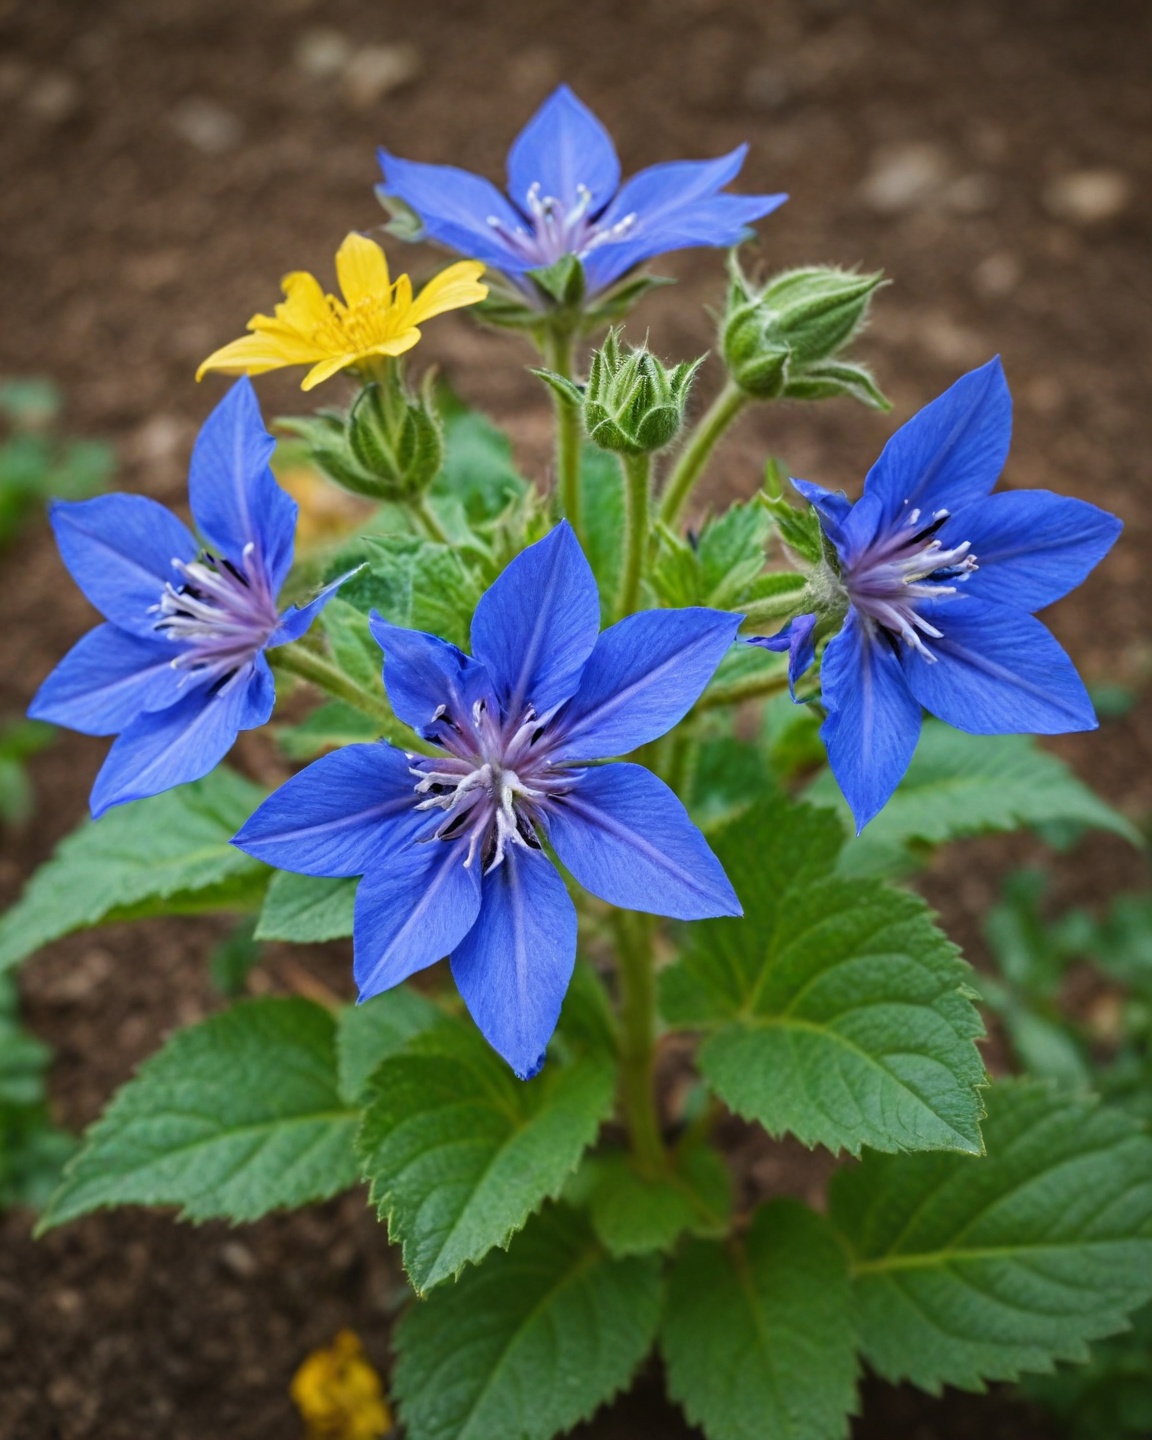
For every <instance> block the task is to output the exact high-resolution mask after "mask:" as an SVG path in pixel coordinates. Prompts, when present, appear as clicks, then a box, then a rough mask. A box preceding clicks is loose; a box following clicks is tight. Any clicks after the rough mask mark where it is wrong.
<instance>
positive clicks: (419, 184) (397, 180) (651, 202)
mask: <svg viewBox="0 0 1152 1440" xmlns="http://www.w3.org/2000/svg"><path fill="white" fill-rule="evenodd" d="M747 151H748V147H747V145H740V146H738V147H737V148H736V149H735V150H733V151H732V152H731V154H729V155H724V156H722V157H721V158H719V159H718V160H676V161H672V162H670V163H666V164H663V165H652V166H650V167H649V168H648V169H647V170H642V171H641V172H640V173H639V174H638V175H635V176H633V178H632V179H631V180H629V181H628V182H627V183H626V184H624V185H621V184H620V161H619V160H618V159H617V158H616V150H615V147H614V146H613V144H612V139H611V136H610V135H609V134H608V132H607V130H605V128H604V126H603V125H601V123H600V121H599V120H597V118H596V116H595V115H593V114H592V112H591V110H589V109H588V107H587V106H586V105H584V104H582V103H581V102H580V101H579V100H578V99H577V98H576V96H575V95H574V94H573V93H572V91H571V90H569V88H568V87H567V85H561V86H560V88H559V89H558V90H556V91H555V92H554V93H553V94H552V95H551V96H550V97H549V98H548V99H547V100H545V102H544V104H543V105H541V107H540V108H539V110H537V112H536V114H535V115H533V117H532V119H531V120H529V122H528V124H527V125H526V126H525V127H524V129H523V130H522V131H521V132H520V134H519V136H518V137H517V138H516V141H515V143H514V144H513V146H512V149H511V150H510V152H509V154H508V197H507V198H505V196H504V195H502V194H501V193H500V191H499V190H498V189H497V188H496V186H495V185H493V184H492V183H491V182H490V181H488V180H485V179H484V178H483V177H482V176H480V175H473V174H471V173H469V172H468V171H467V170H460V169H458V168H457V167H456V166H454V165H423V164H418V163H417V162H415V161H412V160H401V159H399V158H398V157H397V156H395V155H391V154H389V152H388V151H387V150H381V151H380V152H379V154H380V164H381V167H382V168H383V171H384V183H383V184H382V185H379V186H378V187H377V193H378V194H379V195H380V196H381V198H383V199H387V198H395V199H398V200H401V201H403V202H404V204H406V205H408V206H409V207H410V208H411V209H412V210H414V211H415V212H416V214H417V215H418V216H419V218H420V220H421V222H422V224H423V227H424V234H425V235H426V236H427V237H428V238H430V239H432V240H437V241H439V242H440V243H441V244H442V245H447V246H448V247H449V248H450V249H453V250H458V251H459V252H460V253H461V254H462V255H468V256H471V257H473V258H475V259H477V260H482V261H483V262H484V263H485V264H486V265H491V266H492V267H493V268H494V269H496V270H500V271H502V272H503V273H504V274H505V275H508V276H509V277H511V278H512V279H514V280H519V279H520V278H521V277H522V276H523V275H524V273H525V271H528V270H534V269H538V268H540V267H543V266H547V265H551V264H553V263H554V262H555V261H556V260H559V259H560V258H561V257H562V256H564V255H575V256H577V257H578V258H579V259H580V260H581V261H582V262H583V265H584V272H585V276H586V279H587V284H588V290H589V293H595V292H596V291H599V290H603V289H605V288H606V287H607V286H609V285H611V284H612V283H613V282H614V281H616V280H618V279H619V278H620V277H621V276H622V275H623V274H624V273H625V272H626V271H628V270H631V269H632V267H633V266H634V265H638V264H639V263H640V262H641V261H642V260H648V259H650V258H651V257H652V256H653V255H660V254H663V253H664V252H666V251H668V250H684V249H687V248H688V247H690V246H694V245H719V246H729V245H735V244H736V243H737V241H739V240H740V239H742V238H743V236H744V233H745V230H746V228H747V227H748V225H750V224H751V222H752V221H753V220H759V219H761V217H762V216H764V215H768V214H770V213H771V212H772V211H773V210H775V209H776V208H777V206H779V205H782V204H783V203H784V201H785V200H786V199H787V198H788V197H787V196H786V195H722V194H721V193H720V191H721V190H722V189H723V187H724V186H725V185H727V184H729V183H730V182H731V181H732V180H734V179H735V178H736V176H737V175H738V174H739V172H740V167H741V165H743V163H744V156H745V155H746V154H747Z"/></svg>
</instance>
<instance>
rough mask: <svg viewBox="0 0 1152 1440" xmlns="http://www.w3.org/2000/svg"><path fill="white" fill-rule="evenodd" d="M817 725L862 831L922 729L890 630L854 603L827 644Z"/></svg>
mask: <svg viewBox="0 0 1152 1440" xmlns="http://www.w3.org/2000/svg"><path fill="white" fill-rule="evenodd" d="M820 679H821V686H822V691H823V698H824V703H825V705H826V706H827V707H828V718H827V720H825V722H824V724H823V726H822V727H821V730H820V735H821V738H822V739H823V741H824V743H825V745H826V746H827V749H828V763H829V764H830V765H831V767H832V773H833V775H835V777H836V782H837V784H838V785H839V786H840V789H841V790H842V791H843V793H844V798H845V800H847V801H848V804H849V806H850V808H851V810H852V814H853V816H854V817H855V819H856V833H857V834H859V833H860V831H861V830H863V828H864V826H865V825H867V823H868V821H869V820H871V819H872V818H873V816H874V815H876V814H877V813H878V812H879V811H880V810H882V809H883V808H884V806H885V805H886V804H887V802H888V799H889V797H890V796H891V794H892V792H893V790H895V789H896V786H897V785H899V783H900V781H901V779H902V778H903V775H904V772H905V771H906V770H907V769H908V762H909V761H910V760H911V759H912V752H913V751H914V750H915V749H916V741H917V740H918V739H919V737H920V702H919V701H918V700H916V699H915V698H914V696H913V695H912V693H911V691H910V690H909V688H908V684H907V682H906V681H905V679H904V674H903V672H902V671H901V669H900V662H899V660H898V659H897V658H896V655H895V653H894V652H893V650H892V647H891V645H890V644H889V643H888V640H887V638H886V637H885V636H884V635H883V634H880V633H879V632H877V631H876V630H875V628H874V627H869V626H868V622H866V621H862V620H861V618H860V616H859V615H858V614H857V613H856V611H855V610H849V612H848V619H847V621H846V623H845V625H844V628H843V630H841V631H840V633H839V635H836V636H834V637H833V638H832V639H831V640H830V641H829V642H828V646H827V648H826V649H825V651H824V658H823V661H822V662H821V674H820Z"/></svg>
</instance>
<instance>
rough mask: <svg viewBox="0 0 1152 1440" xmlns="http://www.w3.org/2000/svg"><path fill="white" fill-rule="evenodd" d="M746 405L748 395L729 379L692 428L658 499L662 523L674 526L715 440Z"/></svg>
mask: <svg viewBox="0 0 1152 1440" xmlns="http://www.w3.org/2000/svg"><path fill="white" fill-rule="evenodd" d="M747 404H748V396H747V395H746V394H745V393H744V391H743V390H741V389H740V387H739V385H737V384H736V383H735V382H734V381H732V380H729V381H727V383H726V384H725V386H724V388H723V390H721V391H720V393H719V395H717V396H716V398H715V400H713V402H712V404H711V405H709V407H708V409H707V410H705V412H704V414H703V415H701V417H700V419H699V420H698V421H697V422H696V424H695V425H694V426H693V427H692V433H691V434H690V435H689V437H688V440H687V442H686V443H685V445H684V448H683V450H681V452H680V455H679V458H678V459H677V461H676V464H675V466H674V467H673V470H672V474H671V475H670V476H669V477H668V484H667V487H666V488H665V491H664V496H663V498H662V500H661V502H660V519H661V520H663V522H664V524H665V525H669V526H675V525H676V523H677V521H678V520H679V519H680V516H681V514H682V513H683V511H684V507H685V505H687V503H688V499H689V497H690V496H691V494H692V491H693V489H694V488H695V485H696V482H697V480H699V478H700V474H701V471H702V470H703V469H704V465H705V463H706V462H707V460H708V457H709V455H711V453H712V451H713V448H714V447H715V445H716V442H717V440H719V439H720V436H721V435H723V433H724V431H725V430H727V428H728V426H729V425H731V423H732V421H733V420H735V418H736V416H737V415H739V414H740V412H741V410H743V409H744V406H745V405H747Z"/></svg>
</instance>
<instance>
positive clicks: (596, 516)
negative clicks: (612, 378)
mask: <svg viewBox="0 0 1152 1440" xmlns="http://www.w3.org/2000/svg"><path fill="white" fill-rule="evenodd" d="M580 480H581V484H582V486H583V489H584V512H585V513H584V537H583V538H584V553H585V554H586V555H587V556H588V563H589V565H591V566H592V573H593V575H595V576H596V584H597V586H598V587H599V590H600V613H601V620H602V623H603V624H605V625H610V624H611V623H612V621H613V620H614V619H615V618H616V616H615V613H614V612H615V605H616V596H617V595H618V594H619V593H620V577H621V571H622V569H623V564H622V561H623V549H622V547H621V544H620V537H621V536H622V535H623V534H624V476H623V475H622V474H621V471H620V464H619V462H618V461H617V459H616V457H615V456H614V455H609V454H608V453H607V451H604V450H597V448H596V446H595V445H591V444H585V445H584V446H583V448H582V449H581V451H580Z"/></svg>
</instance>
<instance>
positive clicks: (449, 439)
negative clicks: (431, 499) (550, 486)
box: [432, 399, 528, 525]
mask: <svg viewBox="0 0 1152 1440" xmlns="http://www.w3.org/2000/svg"><path fill="white" fill-rule="evenodd" d="M444 443H445V450H446V453H445V458H444V466H443V468H442V470H441V471H440V474H439V475H438V476H437V478H436V480H435V481H434V482H433V485H432V494H433V495H434V496H436V497H437V499H440V500H444V501H452V502H454V503H456V504H458V505H460V506H461V507H462V509H463V513H464V517H465V518H466V519H467V520H468V521H470V522H471V523H472V524H474V525H476V524H481V523H482V522H484V521H486V520H495V519H496V517H497V516H498V515H500V514H501V513H502V512H503V511H504V510H505V509H506V508H507V507H508V505H509V504H510V503H511V502H512V501H514V500H519V499H520V498H521V497H522V496H523V495H524V493H525V492H526V491H527V489H528V482H527V481H526V480H525V479H524V477H523V476H522V475H521V474H520V472H519V471H518V470H517V469H516V464H515V461H514V460H513V458H512V442H511V441H510V440H509V439H508V437H507V435H505V434H504V432H503V431H502V430H500V429H499V428H498V427H497V426H495V425H493V423H492V421H491V420H489V419H488V417H487V416H486V415H481V414H479V413H478V412H477V411H475V410H466V409H465V408H464V407H463V406H461V405H460V404H459V403H458V402H456V403H453V402H452V401H451V400H450V399H449V400H448V401H447V402H446V403H445V405H444Z"/></svg>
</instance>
